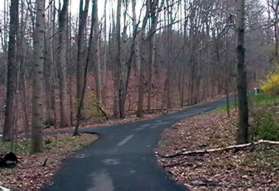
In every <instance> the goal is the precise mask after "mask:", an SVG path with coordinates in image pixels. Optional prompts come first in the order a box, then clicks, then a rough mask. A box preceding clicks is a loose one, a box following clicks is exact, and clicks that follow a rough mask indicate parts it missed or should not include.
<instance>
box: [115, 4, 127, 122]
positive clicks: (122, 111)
mask: <svg viewBox="0 0 279 191" xmlns="http://www.w3.org/2000/svg"><path fill="white" fill-rule="evenodd" d="M121 5H122V1H121V0H118V1H117V11H116V44H117V46H116V62H117V65H118V69H117V70H118V72H117V78H118V80H117V81H118V108H119V116H120V118H124V117H125V103H124V81H123V80H124V79H123V75H124V69H123V63H122V61H121Z"/></svg>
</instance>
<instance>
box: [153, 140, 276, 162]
mask: <svg viewBox="0 0 279 191" xmlns="http://www.w3.org/2000/svg"><path fill="white" fill-rule="evenodd" d="M260 144H267V145H278V146H279V142H278V141H268V140H259V141H257V142H253V143H247V144H241V145H232V146H228V147H222V148H215V149H201V150H195V151H185V150H182V151H179V152H177V153H175V154H171V155H161V154H160V153H157V154H158V156H160V157H161V158H176V157H179V156H194V155H204V154H209V153H215V152H227V151H231V150H234V151H235V152H237V151H240V150H243V149H247V148H251V147H252V148H253V147H255V146H257V145H260Z"/></svg>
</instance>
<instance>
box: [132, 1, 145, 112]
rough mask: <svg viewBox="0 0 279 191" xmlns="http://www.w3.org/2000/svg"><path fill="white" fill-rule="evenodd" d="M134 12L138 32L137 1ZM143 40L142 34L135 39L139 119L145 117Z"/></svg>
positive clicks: (133, 4)
mask: <svg viewBox="0 0 279 191" xmlns="http://www.w3.org/2000/svg"><path fill="white" fill-rule="evenodd" d="M132 12H133V31H137V28H138V27H137V25H138V20H137V13H136V0H132ZM141 40H142V32H140V34H139V35H138V36H137V37H136V39H135V47H134V52H135V57H134V59H135V65H136V67H137V68H138V71H139V82H138V105H137V117H143V101H144V66H143V63H142V62H141V51H140V43H141Z"/></svg>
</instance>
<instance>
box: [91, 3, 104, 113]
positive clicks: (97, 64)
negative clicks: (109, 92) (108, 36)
mask: <svg viewBox="0 0 279 191" xmlns="http://www.w3.org/2000/svg"><path fill="white" fill-rule="evenodd" d="M94 3H95V4H94V6H95V8H94V9H95V10H94V15H93V18H92V19H93V22H94V28H93V31H94V32H93V42H94V43H93V58H94V60H93V62H94V69H95V81H96V102H97V103H96V105H97V110H99V109H98V108H100V107H101V105H102V95H101V94H102V78H101V77H102V74H101V60H100V31H99V18H98V1H94Z"/></svg>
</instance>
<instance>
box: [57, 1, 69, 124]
mask: <svg viewBox="0 0 279 191" xmlns="http://www.w3.org/2000/svg"><path fill="white" fill-rule="evenodd" d="M68 6H69V0H64V1H63V7H62V9H61V10H60V11H59V17H58V24H59V27H58V49H57V55H58V59H57V76H58V83H59V103H60V128H63V127H66V126H68V125H69V124H68V116H67V115H66V113H67V112H66V104H67V77H66V76H67V74H66V57H67V39H66V37H67V17H68Z"/></svg>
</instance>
